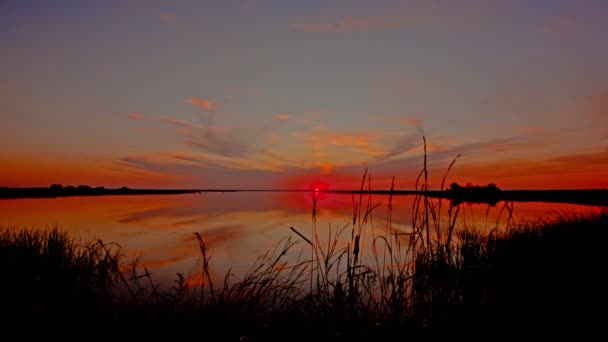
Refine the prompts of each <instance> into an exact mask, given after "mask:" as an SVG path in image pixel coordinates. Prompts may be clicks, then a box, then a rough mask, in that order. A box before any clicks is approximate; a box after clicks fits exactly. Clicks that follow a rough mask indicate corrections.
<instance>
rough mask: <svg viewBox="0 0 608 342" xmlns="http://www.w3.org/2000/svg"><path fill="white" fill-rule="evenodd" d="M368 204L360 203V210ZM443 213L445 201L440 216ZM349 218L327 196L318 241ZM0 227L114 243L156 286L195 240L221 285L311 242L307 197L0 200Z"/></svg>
mask: <svg viewBox="0 0 608 342" xmlns="http://www.w3.org/2000/svg"><path fill="white" fill-rule="evenodd" d="M367 200H368V198H367V196H366V197H364V205H365V204H366V202H367ZM413 200H414V197H413V196H395V197H394V198H393V214H392V227H393V229H397V230H400V231H403V232H407V231H408V230H409V229H411V221H412V217H411V208H412V203H413ZM371 201H372V203H373V204H376V203H379V205H378V207H376V208H375V209H374V211H373V215H372V217H371V220H372V222H371V224H369V225H368V227H372V226H373V228H374V230H375V232H376V234H379V233H382V231H384V230H385V229H386V227H387V204H388V196H383V195H374V196H373V197H372V198H371ZM448 206H449V203H448V202H447V201H444V210H443V212H444V213H445V212H446V210H447V207H448ZM502 207H503V204H502V203H499V204H498V205H497V206H496V207H488V206H487V205H463V206H462V209H461V211H460V214H459V220H458V222H460V223H461V224H462V223H463V222H465V221H466V223H467V224H469V225H475V226H476V227H477V228H479V229H490V228H491V227H494V226H495V225H496V222H498V223H499V226H501V225H503V224H504V223H505V222H506V219H507V213H506V212H505V211H503V212H502V213H501V212H500V209H501V208H502ZM595 209H597V208H595V207H589V206H582V205H574V204H555V203H539V202H516V203H515V205H514V212H513V214H514V219H515V220H516V221H517V220H522V219H526V220H533V219H536V218H539V217H548V216H551V215H554V214H556V213H561V212H583V211H589V210H595ZM352 217H353V197H352V196H351V195H341V194H327V195H326V196H325V198H323V199H320V200H319V201H318V203H317V221H316V222H317V229H318V233H319V236H320V238H321V239H322V238H323V237H325V236H326V234H327V232H328V231H329V229H330V227H331V229H332V231H335V230H336V229H338V228H341V227H344V226H347V225H349V226H348V229H347V232H348V233H347V234H345V235H344V239H345V240H344V241H346V239H347V238H348V239H349V238H350V228H351V227H350V225H351V224H352ZM0 225H1V226H3V227H14V226H19V227H30V228H31V227H34V228H37V229H44V228H45V227H52V226H56V225H57V226H60V227H61V228H62V229H63V230H67V231H69V232H70V233H71V234H72V236H74V237H75V238H76V239H82V240H87V241H88V240H91V239H96V238H101V239H102V240H104V241H105V242H115V243H118V244H120V246H122V248H123V252H124V253H125V254H126V256H127V259H125V260H127V261H128V260H130V259H131V258H135V257H139V260H140V261H141V263H142V264H144V265H146V267H147V268H148V269H149V270H150V272H152V273H153V278H154V280H155V281H157V282H159V283H161V284H162V285H168V284H171V283H172V281H173V280H174V279H175V274H176V273H177V272H182V273H184V274H186V275H188V274H195V273H196V272H197V271H198V270H199V269H200V266H201V257H200V250H199V247H198V243H197V241H196V237H195V235H194V233H195V232H198V233H200V234H201V235H202V237H203V239H204V240H205V242H206V244H207V247H208V248H209V249H211V251H212V259H211V267H212V272H213V274H212V276H213V277H214V278H215V279H216V281H221V280H222V279H223V277H224V275H225V274H226V272H227V271H228V269H229V268H232V273H234V274H235V275H236V276H237V277H238V276H239V275H242V274H243V273H244V272H245V271H246V270H247V269H248V268H249V267H250V266H251V265H252V264H253V262H254V261H255V259H256V258H257V257H259V256H261V255H262V254H263V253H264V252H266V251H268V250H269V249H271V248H272V247H274V246H276V244H277V242H278V241H280V240H281V239H283V238H287V237H291V238H292V239H294V240H301V239H300V238H299V237H298V236H296V235H295V234H294V233H292V232H291V231H290V229H289V227H294V228H296V229H297V230H298V231H300V232H302V233H303V234H305V235H307V236H309V237H310V236H311V227H312V196H311V194H310V193H306V192H300V193H297V192H296V193H287V192H283V193H273V192H264V193H256V192H237V193H204V194H187V195H145V196H101V197H65V198H55V199H17V200H0ZM370 229H371V228H370ZM368 240H369V239H368ZM367 246H368V247H367V248H368V249H369V246H370V245H369V244H368V245H367ZM305 247H306V244H305V243H301V244H299V247H296V249H297V250H299V249H304V250H305V251H309V248H308V249H306V248H305ZM297 250H294V252H293V253H292V254H293V255H292V257H295V255H296V254H297ZM368 254H369V253H368Z"/></svg>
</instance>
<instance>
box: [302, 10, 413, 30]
mask: <svg viewBox="0 0 608 342" xmlns="http://www.w3.org/2000/svg"><path fill="white" fill-rule="evenodd" d="M402 23H403V18H402V17H400V16H397V15H394V14H392V13H391V14H385V15H376V16H365V17H350V16H347V17H344V18H342V19H339V20H337V21H335V22H327V23H295V24H291V25H290V27H291V29H292V30H296V31H301V32H309V33H346V32H367V31H384V30H389V29H395V28H397V27H399V26H400V25H401V24H402Z"/></svg>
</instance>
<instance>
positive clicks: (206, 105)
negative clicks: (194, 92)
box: [187, 97, 214, 110]
mask: <svg viewBox="0 0 608 342" xmlns="http://www.w3.org/2000/svg"><path fill="white" fill-rule="evenodd" d="M187 102H188V103H189V104H191V105H194V106H197V107H199V108H200V109H202V110H212V109H213V107H214V106H213V102H212V101H211V100H205V99H199V98H197V97H191V98H189V99H188V101H187Z"/></svg>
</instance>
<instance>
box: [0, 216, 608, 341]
mask: <svg viewBox="0 0 608 342" xmlns="http://www.w3.org/2000/svg"><path fill="white" fill-rule="evenodd" d="M422 212H424V211H422ZM364 213H365V211H364V212H363V214H362V217H365V215H364ZM355 226H357V222H355ZM355 233H356V230H355ZM334 234H338V232H334ZM454 234H455V237H454V238H453V240H452V242H451V244H449V245H447V244H445V240H441V239H437V240H435V241H434V242H433V240H432V239H431V240H430V241H431V243H428V242H427V243H426V244H425V245H424V247H420V248H419V250H418V251H417V252H416V253H415V254H413V258H412V260H414V261H413V262H405V263H403V264H402V266H393V264H395V263H396V262H395V261H399V260H397V259H396V258H397V256H396V255H394V253H396V252H397V248H396V247H395V246H394V245H392V246H393V249H394V252H393V253H392V254H391V253H387V254H381V253H378V254H377V258H376V260H377V261H378V260H381V257H384V256H385V255H387V256H388V257H390V258H392V259H393V262H390V263H388V262H378V264H379V265H383V266H373V265H364V264H361V263H358V262H355V259H356V258H358V257H357V254H358V253H360V252H359V251H354V249H353V246H350V245H349V246H347V248H346V249H343V250H341V249H340V248H338V246H333V247H332V245H331V243H330V244H329V245H327V247H326V248H324V249H319V250H317V251H316V253H318V255H319V258H318V259H307V258H304V257H302V258H301V259H300V260H298V261H297V262H295V263H287V262H286V261H283V259H284V256H285V255H286V254H288V253H292V252H296V251H297V249H296V248H294V246H295V242H293V241H291V240H289V239H286V240H284V241H282V242H281V244H279V245H277V248H276V249H275V250H272V251H269V252H268V253H267V254H266V255H264V256H262V257H260V258H259V259H258V260H257V262H256V263H255V265H253V266H252V268H251V270H250V271H249V272H248V274H247V275H245V276H244V277H243V278H240V279H236V280H232V281H231V277H230V276H227V278H226V281H225V282H224V284H222V286H220V287H217V286H215V287H214V285H213V284H212V283H211V278H210V277H209V273H206V272H208V270H209V268H210V267H211V265H210V263H209V257H208V251H207V250H206V246H205V244H204V240H203V238H202V237H200V236H199V247H200V249H201V254H202V257H203V259H204V263H203V264H204V269H203V272H202V276H201V277H202V278H201V279H200V282H199V283H200V284H199V285H197V286H196V287H188V286H186V280H185V279H183V278H181V277H179V278H178V279H177V281H176V284H175V286H174V287H173V288H171V289H159V288H156V287H154V286H153V285H152V286H151V285H150V284H153V282H151V278H150V276H149V275H147V273H146V272H147V271H146V270H145V268H144V269H143V271H142V270H141V267H140V268H138V267H137V265H135V264H131V265H130V267H125V265H121V254H120V249H119V248H118V246H116V245H104V244H103V243H102V242H101V241H94V242H90V243H84V244H81V243H78V242H77V241H74V240H72V239H71V238H70V237H69V236H68V235H67V233H65V232H61V231H60V230H58V229H49V230H27V229H8V228H4V229H0V269H1V270H2V281H1V282H0V298H1V304H2V307H1V310H2V311H3V317H5V318H4V319H3V322H4V327H3V328H5V331H8V330H7V328H10V327H11V326H12V325H11V324H12V323H10V322H21V323H23V322H31V326H33V327H34V326H37V324H41V322H44V323H53V324H55V328H58V327H60V328H61V330H62V331H63V333H65V334H70V332H69V331H68V330H70V329H71V328H70V327H74V326H75V327H81V328H82V327H88V328H90V329H95V331H99V332H100V333H103V334H110V333H123V332H130V333H132V334H137V335H139V334H142V335H146V334H156V333H159V332H161V331H162V332H171V333H173V334H176V335H182V334H189V333H195V334H198V336H200V335H205V336H215V337H214V338H208V340H235V341H237V340H256V341H265V340H311V339H319V338H322V339H331V340H345V341H346V340H351V341H352V340H362V339H368V340H377V339H382V338H386V339H388V338H389V337H391V338H392V337H403V338H416V337H418V338H426V337H429V336H438V335H452V336H455V335H459V334H462V335H465V336H467V335H468V336H473V335H478V336H479V335H481V336H485V334H489V335H488V336H491V337H497V336H501V335H504V334H513V333H518V334H524V333H526V334H528V333H530V332H535V333H541V334H545V333H561V332H562V331H569V332H572V331H576V332H580V333H586V332H590V331H599V330H598V328H600V327H602V326H603V324H604V322H603V320H604V319H605V318H606V317H607V315H606V313H605V310H606V309H607V308H608V306H606V305H607V304H608V290H607V289H608V286H607V285H608V284H607V283H606V278H608V277H607V276H608V250H607V248H606V242H607V241H608V212H607V211H602V212H592V213H588V214H585V215H581V214H569V215H562V216H560V217H555V218H553V219H551V220H546V221H536V222H528V223H520V224H516V225H512V226H510V227H509V228H508V229H506V230H502V231H499V230H493V231H490V232H489V233H482V232H479V231H474V230H469V229H463V230H460V231H459V232H457V233H454ZM423 235H424V234H423ZM303 236H304V234H303ZM335 236H336V235H333V237H332V236H329V237H328V238H329V241H330V242H331V241H337V240H336V239H335ZM356 236H357V235H355V236H354V237H353V241H354V240H357V238H356ZM359 239H360V238H359ZM386 239H387V238H386V237H383V238H382V239H378V240H379V241H380V240H381V241H385V240H386ZM441 241H443V242H444V243H440V242H441ZM309 242H310V243H309V247H311V248H313V247H315V246H317V245H316V244H314V243H312V241H311V240H309ZM379 246H391V244H389V243H386V244H385V245H380V244H379ZM317 247H318V246H317ZM315 248H316V247H315ZM378 249H380V247H379V248H378ZM404 260H405V258H404ZM404 260H402V261H404ZM405 261H407V260H405ZM389 264H390V265H391V266H387V265H389ZM404 265H407V266H404ZM391 267H392V268H391ZM395 267H396V268H395ZM138 269H139V271H138ZM138 272H139V273H138ZM331 274H335V276H332V275H331ZM6 317H10V318H9V319H7V318H6Z"/></svg>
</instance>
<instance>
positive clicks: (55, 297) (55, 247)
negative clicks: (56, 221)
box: [0, 227, 121, 318]
mask: <svg viewBox="0 0 608 342" xmlns="http://www.w3.org/2000/svg"><path fill="white" fill-rule="evenodd" d="M120 257H121V255H120V248H119V246H117V245H115V244H110V245H104V244H103V243H101V242H87V243H84V244H79V243H77V242H76V241H74V240H73V238H71V237H70V236H69V235H68V233H67V232H63V231H61V230H60V229H58V228H57V227H53V228H49V229H46V230H33V229H25V228H23V229H19V228H8V227H0V270H1V271H2V274H3V278H2V281H0V297H1V298H2V310H5V313H10V314H11V315H15V316H24V315H25V316H32V315H45V316H46V315H50V316H52V315H63V316H66V317H68V318H69V317H74V316H76V315H80V316H83V315H84V316H99V315H100V314H101V315H106V316H108V315H110V310H111V309H112V298H113V290H114V284H115V282H116V280H117V278H118V277H119V276H120V268H119V265H120V263H119V261H120Z"/></svg>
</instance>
